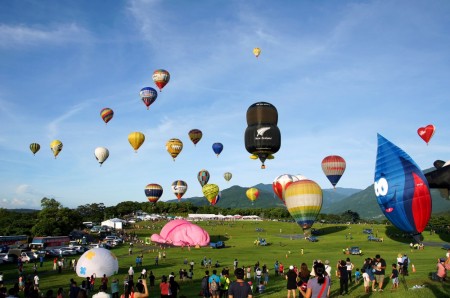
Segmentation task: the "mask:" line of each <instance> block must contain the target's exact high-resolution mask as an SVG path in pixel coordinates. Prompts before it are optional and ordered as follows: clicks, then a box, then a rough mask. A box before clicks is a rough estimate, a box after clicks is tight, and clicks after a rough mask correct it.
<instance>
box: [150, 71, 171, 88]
mask: <svg viewBox="0 0 450 298" xmlns="http://www.w3.org/2000/svg"><path fill="white" fill-rule="evenodd" d="M152 79H153V81H154V82H155V84H156V86H158V88H159V91H162V88H164V86H166V85H167V83H169V81H170V73H169V72H168V71H167V70H164V69H157V70H155V71H154V72H153V75H152Z"/></svg>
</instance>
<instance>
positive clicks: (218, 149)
mask: <svg viewBox="0 0 450 298" xmlns="http://www.w3.org/2000/svg"><path fill="white" fill-rule="evenodd" d="M212 150H213V151H214V153H215V154H216V155H217V157H219V154H220V153H221V152H222V150H223V145H222V143H214V144H212Z"/></svg>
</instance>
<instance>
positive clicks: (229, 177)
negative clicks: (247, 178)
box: [223, 172, 233, 181]
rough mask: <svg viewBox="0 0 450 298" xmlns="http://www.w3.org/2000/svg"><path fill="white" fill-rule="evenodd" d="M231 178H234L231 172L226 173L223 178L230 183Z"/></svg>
mask: <svg viewBox="0 0 450 298" xmlns="http://www.w3.org/2000/svg"><path fill="white" fill-rule="evenodd" d="M231 177H233V174H231V173H230V172H226V173H224V174H223V178H225V180H227V181H230V180H231Z"/></svg>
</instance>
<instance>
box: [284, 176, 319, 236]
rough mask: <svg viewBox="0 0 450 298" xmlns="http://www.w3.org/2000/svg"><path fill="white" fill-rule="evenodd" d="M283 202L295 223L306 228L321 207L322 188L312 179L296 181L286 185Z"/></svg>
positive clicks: (309, 226)
mask: <svg viewBox="0 0 450 298" xmlns="http://www.w3.org/2000/svg"><path fill="white" fill-rule="evenodd" d="M284 202H285V204H286V207H287V209H288V211H289V213H290V214H291V216H292V217H293V218H294V219H295V221H296V222H297V224H298V225H299V226H301V227H302V228H303V230H304V231H305V230H308V229H310V228H311V226H312V225H313V223H314V221H315V220H316V218H317V215H319V212H320V209H321V208H322V189H321V188H320V186H319V185H318V184H317V183H316V182H314V181H312V180H308V179H305V180H300V181H296V182H294V183H292V184H291V185H289V186H288V187H287V189H286V192H285V193H284Z"/></svg>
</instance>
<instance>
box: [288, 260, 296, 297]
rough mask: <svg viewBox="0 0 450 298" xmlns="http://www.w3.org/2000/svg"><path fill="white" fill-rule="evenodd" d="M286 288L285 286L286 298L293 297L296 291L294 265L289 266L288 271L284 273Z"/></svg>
mask: <svg viewBox="0 0 450 298" xmlns="http://www.w3.org/2000/svg"><path fill="white" fill-rule="evenodd" d="M286 280H287V284H286V288H287V291H288V292H287V298H289V297H291V294H292V297H293V298H295V295H296V293H297V273H295V271H294V266H293V265H291V266H289V271H288V272H287V273H286Z"/></svg>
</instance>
